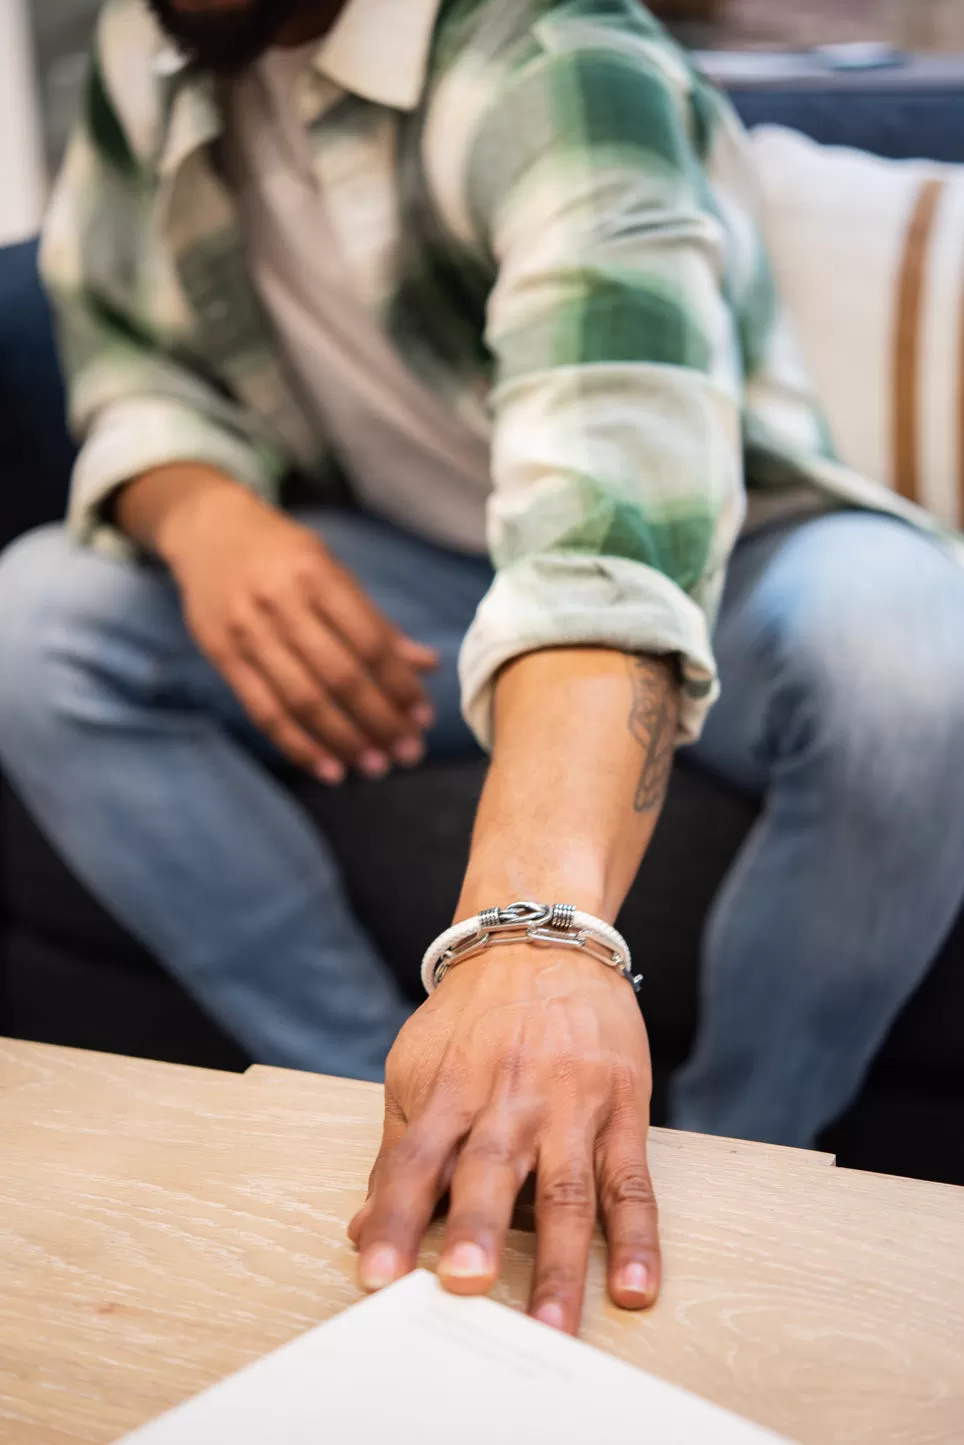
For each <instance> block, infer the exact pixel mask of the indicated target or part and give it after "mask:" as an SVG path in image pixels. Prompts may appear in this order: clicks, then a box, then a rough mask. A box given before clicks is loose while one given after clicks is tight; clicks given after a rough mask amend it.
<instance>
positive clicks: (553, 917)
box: [422, 902, 643, 994]
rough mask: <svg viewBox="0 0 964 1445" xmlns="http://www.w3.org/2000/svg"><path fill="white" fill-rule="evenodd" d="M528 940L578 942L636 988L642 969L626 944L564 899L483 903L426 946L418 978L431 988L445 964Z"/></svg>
mask: <svg viewBox="0 0 964 1445" xmlns="http://www.w3.org/2000/svg"><path fill="white" fill-rule="evenodd" d="M509 943H516V944H518V943H529V944H534V945H536V946H541V947H543V948H547V947H552V948H579V949H582V950H583V952H585V953H588V954H589V955H590V957H592V958H595V959H597V960H598V962H599V963H602V964H604V965H605V966H606V968H613V969H615V970H616V972H617V973H620V974H622V976H623V978H625V979H626V980H627V982H628V983H631V984H632V986H633V988H634V989H635V990H636V992H637V993H638V992H639V986H640V984H641V983H642V981H643V976H642V974H634V973H633V960H632V955H631V954H630V952H629V945H628V944H627V942H626V940H625V938H623V936H622V934H621V933H617V931H616V929H615V928H612V927H611V926H610V925H609V924H608V923H604V922H603V921H602V919H601V918H594V917H593V915H592V914H591V913H580V912H579V910H578V909H576V908H573V907H572V905H571V904H570V903H531V902H523V903H510V904H509V906H508V907H507V908H484V909H483V910H482V912H481V913H478V914H476V916H475V917H474V918H467V919H466V920H465V921H464V923H457V924H456V925H455V927H454V928H448V929H446V931H445V932H444V933H442V934H439V936H438V938H437V939H436V940H435V942H434V943H433V944H432V945H431V947H430V948H429V949H428V950H427V951H426V954H425V957H424V959H423V960H422V983H423V984H424V986H425V992H426V993H429V994H431V993H434V992H435V990H436V989H437V988H438V986H439V984H440V983H441V982H442V979H443V978H444V977H445V975H446V974H447V973H448V971H449V969H450V968H454V967H455V966H456V965H457V964H459V963H464V962H465V961H466V959H469V958H474V957H475V956H476V955H477V954H479V953H484V952H485V950H486V949H488V948H496V947H498V946H499V945H500V944H509Z"/></svg>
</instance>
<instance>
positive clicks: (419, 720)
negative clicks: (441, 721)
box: [409, 702, 435, 729]
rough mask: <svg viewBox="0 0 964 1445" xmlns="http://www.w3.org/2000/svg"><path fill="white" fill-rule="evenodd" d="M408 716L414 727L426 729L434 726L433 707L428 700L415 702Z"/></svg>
mask: <svg viewBox="0 0 964 1445" xmlns="http://www.w3.org/2000/svg"><path fill="white" fill-rule="evenodd" d="M409 717H410V718H411V719H412V722H413V723H414V724H415V726H416V727H419V728H425V729H428V728H433V727H434V726H435V709H434V707H433V706H432V704H431V703H430V702H420V703H416V705H415V707H413V708H412V711H411V712H410V713H409Z"/></svg>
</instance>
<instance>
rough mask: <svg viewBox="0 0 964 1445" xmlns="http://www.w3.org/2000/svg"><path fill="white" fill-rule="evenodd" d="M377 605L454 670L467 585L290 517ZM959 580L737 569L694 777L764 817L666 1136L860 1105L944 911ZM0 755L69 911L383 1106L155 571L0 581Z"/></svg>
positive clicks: (952, 841) (779, 1130) (879, 536)
mask: <svg viewBox="0 0 964 1445" xmlns="http://www.w3.org/2000/svg"><path fill="white" fill-rule="evenodd" d="M310 520H311V522H312V525H315V526H317V527H318V529H319V530H320V531H322V532H323V533H324V535H325V538H326V540H327V541H328V543H329V544H330V545H331V546H332V548H333V550H334V551H335V552H336V553H337V554H338V555H339V556H340V557H341V558H342V560H343V561H344V562H345V563H346V565H347V566H349V567H350V568H351V569H352V570H353V571H354V572H355V574H356V575H357V576H358V577H359V579H360V580H361V582H362V583H363V585H364V586H365V587H367V588H368V590H369V591H370V592H371V593H372V594H373V595H374V597H375V599H376V601H377V602H378V603H379V604H380V605H381V606H382V607H383V608H384V610H385V611H386V612H387V613H388V614H389V615H390V616H392V617H393V618H394V619H395V620H396V621H397V622H398V623H399V624H400V625H401V626H402V627H404V628H405V629H406V630H408V631H409V632H411V633H412V635H414V636H416V637H418V638H420V639H421V640H423V641H425V642H429V643H432V644H433V645H435V646H436V647H438V648H439V650H440V651H441V653H442V655H443V658H444V664H443V667H442V669H441V672H440V674H439V675H438V677H437V679H436V680H435V683H434V687H435V702H436V705H437V708H438V712H439V728H438V732H437V735H436V737H435V738H434V739H433V742H434V745H435V746H436V748H444V749H445V750H446V751H450V752H451V751H457V750H459V749H462V748H464V749H466V750H468V749H470V748H471V746H472V744H471V740H470V739H469V737H468V734H467V733H466V731H465V729H464V725H463V724H462V723H461V721H460V718H459V714H458V699H457V685H456V677H455V662H456V655H457V651H458V647H459V644H460V641H461V638H462V635H463V634H464V632H465V629H466V627H467V626H468V623H469V621H470V619H471V617H472V615H473V613H474V610H475V607H476V606H477V604H478V602H479V600H480V598H481V597H482V595H483V594H484V592H485V590H486V588H487V586H488V583H489V580H490V575H491V574H490V572H489V569H488V567H487V566H486V565H485V564H484V563H482V562H480V561H478V560H476V559H471V558H466V557H463V556H458V555H455V554H451V553H447V552H444V551H441V550H440V549H438V548H435V547H431V546H428V545H427V544H425V543H422V542H419V541H417V540H415V539H413V538H411V537H408V536H404V535H402V534H400V533H399V532H397V531H395V530H393V529H391V528H389V527H387V526H385V525H383V524H381V523H377V522H374V521H372V520H371V519H369V518H366V517H363V516H358V515H341V514H334V515H326V516H323V517H319V516H314V517H313V518H311V519H310ZM962 644H964V573H962V572H961V571H959V570H958V569H957V568H956V567H955V566H954V565H953V564H952V563H950V562H949V561H948V560H947V559H946V558H945V557H944V555H943V554H942V553H941V552H940V551H939V550H938V549H937V548H936V547H935V546H934V544H933V543H931V542H930V541H928V540H926V539H924V538H922V537H919V536H918V535H916V534H915V533H914V532H913V531H911V530H910V529H909V528H906V527H904V526H902V525H901V524H899V523H896V522H893V521H890V520H888V519H884V518H879V517H874V516H866V515H860V514H856V513H853V514H838V515H834V516H831V517H824V518H820V519H817V520H809V521H806V522H804V523H801V524H798V525H795V526H786V527H782V528H779V529H774V530H771V531H768V532H765V533H763V534H760V535H758V536H756V537H754V538H751V539H749V540H747V541H744V542H742V543H741V544H740V546H739V548H738V549H737V553H736V555H735V558H734V560H733V565H732V568H731V572H730V579H729V584H728V587H727V591H726V596H725V599H724V604H723V608H722V612H721V617H720V623H719V627H718V633H717V651H718V656H719V661H720V668H721V674H722V679H723V697H722V700H721V702H720V703H719V704H718V706H717V708H716V709H715V710H714V712H713V714H712V715H711V718H710V720H709V723H708V726H707V729H706V733H705V736H704V738H703V739H702V740H701V742H700V743H699V744H698V746H697V747H696V748H694V749H693V752H694V754H695V756H696V758H697V759H698V760H699V762H700V763H701V764H702V765H703V766H704V767H706V768H707V769H709V770H711V771H712V772H714V773H716V774H717V775H719V776H720V777H721V778H723V779H725V780H727V781H729V782H730V783H732V784H735V785H737V786H739V787H741V788H745V789H747V790H750V791H752V792H754V793H758V794H760V795H761V796H764V797H765V798H766V805H765V809H764V813H763V816H762V819H761V821H760V823H759V824H758V826H757V828H756V830H755V832H754V834H753V836H752V837H751V839H750V840H749V842H748V844H747V846H746V847H745V848H744V850H743V851H742V853H741V855H740V857H739V858H738V859H737V862H736V864H735V866H734V868H733V870H732V872H731V874H730V877H729V879H728V880H727V882H726V884H725V886H724V888H723V890H722V892H721V895H720V898H719V900H718V902H717V905H716V907H715V910H714V913H713V917H712V919H711V922H710V926H709V929H708V935H707V942H706V957H705V960H704V973H703V1012H702V1022H701V1028H700V1033H699V1038H698V1041H697V1045H696V1049H695V1052H694V1055H693V1058H692V1060H691V1061H690V1063H689V1064H688V1065H687V1066H686V1067H685V1069H684V1070H683V1071H682V1073H681V1074H680V1076H679V1077H678V1078H677V1079H676V1081H675V1084H674V1090H673V1116H674V1122H675V1123H676V1124H678V1125H680V1126H682V1127H686V1128H691V1129H699V1130H704V1131H707V1132H717V1133H730V1134H735V1135H740V1136H743V1137H748V1138H758V1139H765V1140H771V1141H776V1142H783V1143H792V1144H807V1143H810V1142H811V1141H812V1140H813V1138H814V1136H815V1134H816V1133H817V1132H818V1131H819V1129H820V1128H821V1127H822V1126H823V1125H824V1124H826V1123H827V1122H829V1121H830V1120H831V1119H833V1117H834V1116H835V1115H837V1114H838V1113H839V1112H840V1111H841V1110H842V1109H843V1108H844V1107H845V1106H846V1104H847V1103H848V1101H849V1100H850V1099H851V1097H852V1096H853V1094H854V1093H855V1092H856V1090H857V1088H858V1086H859V1083H860V1080H861V1077H862V1074H863V1072H864V1071H865V1069H866V1067H867V1064H868V1063H869V1061H870V1059H871V1058H872V1057H873V1055H874V1053H875V1051H876V1050H877V1048H878V1047H879V1045H880V1043H881V1042H882V1040H883V1038H884V1036H885V1034H886V1032H887V1030H888V1028H889V1026H890V1024H891V1022H892V1020H893V1019H894V1017H895V1016H896V1014H897V1013H898V1012H899V1010H900V1008H901V1007H902V1005H903V1004H904V1002H905V1001H906V1000H907V998H908V997H909V995H910V994H911V993H912V992H913V990H914V989H915V988H916V987H917V985H918V983H919V982H920V980H921V978H922V977H923V975H924V974H925V972H926V971H927V968H928V966H929V964H930V962H931V961H932V959H933V957H934V955H935V954H936V952H937V950H938V948H939V946H940V944H941V942H942V940H943V938H944V936H945V934H946V933H947V931H948V929H949V928H950V926H951V923H952V922H953V920H954V917H955V915H956V913H957V910H958V908H959V906H960V903H961V898H962V895H964V645H962ZM0 676H2V677H3V678H4V679H8V680H12V682H13V685H10V682H8V683H7V684H6V685H5V686H4V687H3V688H2V689H0V755H2V757H3V760H4V763H5V765H6V766H7V767H8V769H9V771H10V774H11V776H12V778H13V779H14V781H15V783H16V785H17V787H18V788H19V790H20V791H21V792H22V794H23V796H24V797H25V799H26V801H27V802H28V803H29V805H30V806H31V808H32V809H33V811H34V812H35V814H36V815H37V817H38V818H39V819H40V821H41V823H42V824H43V826H44V828H45V830H46V831H47V832H48V834H49V835H50V836H51V837H52V838H53V839H54V841H55V842H56V843H57V845H58V847H59V848H60V850H61V852H62V853H63V854H64V856H65V857H66V858H67V859H68V861H69V862H70V863H71V864H72V865H73V867H74V868H75V870H76V871H77V873H78V874H79V875H80V876H81V877H82V878H84V879H85V881H86V882H87V883H88V885H89V886H90V887H91V889H92V890H93V891H94V892H95V893H96V894H97V895H98V896H100V897H101V898H102V899H103V900H104V901H105V902H106V903H108V904H109V906H110V907H111V909H112V911H113V912H114V913H115V914H116V915H117V916H118V917H119V918H120V919H121V920H122V921H123V922H124V923H125V924H126V925H127V926H128V928H129V929H130V930H131V931H132V932H133V933H135V934H136V935H137V936H138V937H140V938H141V939H143V940H144V941H145V942H146V943H147V944H149V945H150V947H151V948H152V949H153V951H154V952H155V953H156V954H157V955H158V957H160V958H161V959H163V960H164V962H165V963H166V965H167V967H168V968H169V969H170V970H171V971H172V973H174V974H175V975H176V976H177V977H178V978H179V979H180V980H181V982H182V983H183V984H184V985H185V986H186V987H187V988H188V989H189V990H190V991H191V992H192V993H193V994H194V995H195V996H196V997H197V998H198V999H200V1000H201V1001H202V1002H203V1003H204V1005H205V1006H206V1008H207V1009H208V1011H209V1012H210V1013H211V1014H212V1015H213V1016H214V1017H216V1018H217V1019H218V1020H220V1022H221V1023H222V1024H223V1025H224V1026H225V1027H226V1028H227V1029H228V1030H229V1031H230V1032H231V1033H233V1034H234V1035H235V1037H237V1038H238V1039H239V1040H240V1041H241V1042H242V1043H243V1044H244V1045H245V1046H246V1047H247V1048H248V1049H249V1051H250V1052H251V1053H252V1055H253V1056H255V1057H256V1058H258V1059H260V1060H263V1061H265V1062H272V1063H278V1064H283V1065H288V1066H290V1067H297V1068H310V1069H320V1070H324V1071H326V1072H331V1073H344V1074H352V1075H356V1076H359V1077H367V1078H373V1077H377V1076H378V1075H379V1073H380V1071H381V1068H382V1064H383V1061H384V1057H385V1053H386V1051H387V1049H388V1047H389V1045H390V1043H391V1041H392V1038H393V1037H394V1034H395V1031H396V1030H397V1028H398V1026H399V1025H400V1023H401V1021H402V1019H403V1018H404V1015H405V1011H406V1010H405V1004H404V1003H403V1001H402V1000H401V998H400V997H399V995H398V993H397V992H396V989H395V986H394V984H393V983H392V981H391V979H390V977H389V976H388V974H387V971H386V970H385V968H384V967H383V965H382V964H381V963H380V961H379V959H378V958H377V957H376V955H375V953H374V950H373V948H372V945H371V943H370V941H369V940H368V938H367V937H366V935H365V932H364V930H363V929H362V927H361V926H360V925H359V923H358V922H357V920H355V919H354V918H353V917H352V915H351V913H350V911H349V909H348V906H347V904H346V901H345V898H344V895H343V892H342V889H341V884H340V880H339V877H338V870H337V867H336V864H335V862H334V859H333V858H332V857H331V855H330V854H329V852H328V851H327V849H326V847H325V844H324V841H323V840H322V839H320V838H319V837H318V835H317V833H316V832H315V831H314V830H313V829H312V828H311V827H310V826H309V824H308V823H307V822H306V821H305V819H304V818H303V817H302V815H301V812H300V811H299V809H298V807H297V805H296V804H295V803H294V802H293V801H292V800H291V799H290V798H289V797H288V796H287V794H286V793H285V792H284V791H283V789H282V788H281V787H279V786H278V784H277V783H276V782H275V781H274V780H273V779H272V778H271V776H270V774H269V773H268V772H267V771H266V769H265V768H264V767H263V765H262V763H261V762H260V761H259V760H258V758H257V757H256V753H257V751H258V749H259V747H263V746H264V745H263V744H261V743H260V742H259V740H258V739H257V738H256V737H255V735H254V734H253V731H252V729H251V728H250V727H249V726H248V724H247V723H246V721H245V719H244V718H243V716H242V715H241V713H240V710H239V708H238V707H237V705H236V703H235V702H234V699H233V697H232V696H231V694H230V692H229V691H228V689H227V688H226V687H225V685H224V684H223V683H222V682H221V680H220V679H219V677H218V676H217V675H216V674H215V673H214V672H213V671H212V670H211V669H210V668H209V667H208V666H207V664H206V663H204V662H203V660H202V659H201V658H200V657H199V655H198V653H197V651H196V649H195V648H194V647H193V645H192V644H191V642H190V639H189V638H188V636H187V634H186V632H185V629H184V625H183V622H182V620H181V616H180V611H179V608H178V604H177V598H176V596H175V593H174V589H173V587H172V585H171V582H170V580H169V579H168V577H167V576H166V575H165V574H164V573H163V572H162V571H161V570H159V569H154V568H148V567H141V568H134V567H132V566H129V565H127V564H125V563H121V562H117V561H113V560H109V559H106V558H103V557H101V556H98V555H96V554H94V553H91V552H88V551H83V550H80V549H78V548H76V547H75V546H73V545H72V544H71V543H70V542H69V541H68V540H67V538H66V537H65V535H64V533H63V532H62V531H61V530H59V529H49V530H45V531H42V532H39V533H35V534H33V535H32V536H30V537H28V538H26V539H24V540H22V541H21V542H19V543H18V544H17V545H16V546H15V547H14V548H13V549H12V550H11V551H10V552H8V553H7V554H6V556H5V558H4V560H3V562H2V563H0Z"/></svg>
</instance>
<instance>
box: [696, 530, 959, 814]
mask: <svg viewBox="0 0 964 1445" xmlns="http://www.w3.org/2000/svg"><path fill="white" fill-rule="evenodd" d="M714 645H715V649H716V656H717V663H718V666H719V672H720V682H721V696H720V699H719V702H718V703H717V704H716V706H715V707H714V709H713V710H712V712H711V713H710V716H709V718H708V720H707V724H706V728H705V730H704V734H703V737H702V738H701V740H700V742H699V743H697V744H696V745H695V747H694V748H693V749H692V754H693V755H694V756H695V757H696V759H697V760H698V761H699V762H700V763H702V764H703V765H704V766H706V767H707V768H709V769H710V770H711V771H714V772H716V773H718V774H719V775H720V776H721V777H724V778H726V779H727V780H728V781H730V782H732V783H734V784H736V785H737V786H740V787H742V788H745V789H747V790H749V791H753V792H756V793H761V794H762V793H763V792H764V791H765V789H766V788H767V786H768V785H769V783H770V782H771V780H772V770H773V766H774V763H775V762H776V761H778V760H779V759H780V758H781V757H782V756H786V755H787V753H788V751H792V750H793V749H794V748H796V747H797V746H798V745H800V746H802V745H803V743H804V741H805V739H806V738H807V737H810V736H812V734H813V732H814V731H815V730H817V731H822V732H823V734H824V735H825V736H827V737H833V738H835V739H836V740H837V744H836V745H839V746H840V747H844V746H847V744H848V740H849V741H850V743H851V744H852V745H855V744H856V742H858V741H859V740H860V739H864V740H865V741H866V743H867V744H868V745H876V746H886V747H890V746H892V745H893V746H902V747H906V746H907V745H908V744H910V743H912V736H911V734H912V733H914V734H917V735H918V736H920V735H923V734H924V733H925V732H929V731H930V730H931V729H930V728H929V727H928V721H929V718H934V719H935V720H936V715H937V714H940V716H941V718H942V719H944V718H947V717H948V716H949V715H950V713H952V712H954V711H956V710H957V709H959V708H961V707H962V706H964V569H962V568H961V567H960V566H959V565H958V564H957V563H956V562H955V561H953V560H952V559H951V558H950V556H949V555H948V554H947V553H946V552H945V551H944V550H943V549H942V548H941V546H940V545H939V543H937V542H936V541H935V540H934V539H933V538H931V537H929V536H927V535H925V534H923V533H920V532H917V531H916V530H915V529H914V528H912V527H910V526H909V525H907V524H905V523H903V522H900V521H898V520H896V519H893V518H890V517H886V516H882V515H878V514H875V513H863V512H854V511H846V512H837V513H833V514H830V515H824V516H820V517H816V518H810V519H807V520H805V521H802V522H797V523H791V524H788V525H785V526H780V527H775V528H772V529H769V530H767V531H766V532H763V533H760V534H758V535H756V536H754V537H751V538H749V539H747V540H746V541H744V542H741V543H740V544H739V546H738V547H737V550H736V552H735V554H734V557H733V560H732V564H731V567H730V571H729V574H728V579H727V585H726V589H725V592H724V596H723V602H722V605H721V609H720V614H719V619H718V623H717V627H716V633H715V638H714ZM961 721H962V724H964V718H962V719H961Z"/></svg>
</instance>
